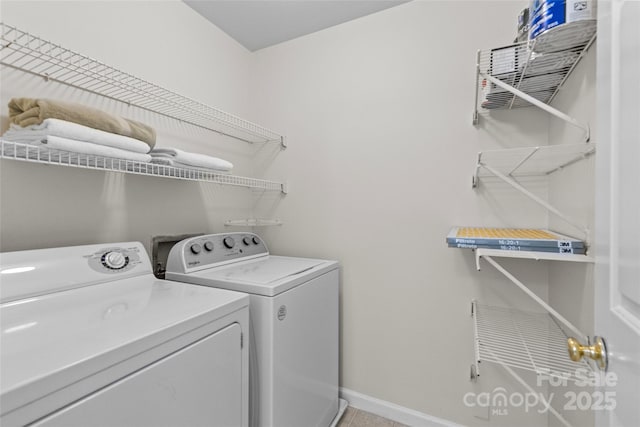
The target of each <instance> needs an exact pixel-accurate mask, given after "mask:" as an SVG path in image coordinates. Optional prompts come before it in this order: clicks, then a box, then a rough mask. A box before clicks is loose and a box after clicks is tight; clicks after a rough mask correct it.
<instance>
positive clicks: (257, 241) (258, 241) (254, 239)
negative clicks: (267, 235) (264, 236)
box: [251, 236, 260, 245]
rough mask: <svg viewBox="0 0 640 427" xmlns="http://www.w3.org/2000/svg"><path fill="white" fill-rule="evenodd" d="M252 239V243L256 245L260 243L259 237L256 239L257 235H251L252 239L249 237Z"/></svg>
mask: <svg viewBox="0 0 640 427" xmlns="http://www.w3.org/2000/svg"><path fill="white" fill-rule="evenodd" d="M251 240H252V241H253V244H254V245H257V244H258V243H260V239H258V238H257V237H255V236H254V237H253V239H251Z"/></svg>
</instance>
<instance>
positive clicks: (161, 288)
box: [0, 242, 249, 427]
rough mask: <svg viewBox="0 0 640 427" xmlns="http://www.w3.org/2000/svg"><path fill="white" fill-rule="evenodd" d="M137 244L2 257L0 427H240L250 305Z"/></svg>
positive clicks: (244, 417) (244, 414)
mask: <svg viewBox="0 0 640 427" xmlns="http://www.w3.org/2000/svg"><path fill="white" fill-rule="evenodd" d="M151 271H152V270H151V263H150V262H149V258H148V257H147V254H146V252H145V250H144V247H143V246H142V245H141V244H140V243H137V242H129V243H115V244H102V245H88V246H75V247H66V248H54V249H41V250H32V251H20V252H7V253H2V254H0V295H1V300H0V316H1V325H2V326H1V327H2V330H1V334H2V336H1V337H2V346H1V348H0V368H1V370H2V376H1V377H0V411H1V412H0V422H1V424H2V425H3V426H5V427H9V426H18V425H27V424H29V425H37V426H65V427H70V426H98V425H100V426H122V425H135V426H154V427H156V426H177V425H180V426H183V425H184V426H186V425H192V426H195V425H208V426H225V427H226V426H247V425H248V422H249V404H248V398H249V395H248V391H249V389H248V387H249V383H248V362H249V360H248V356H249V355H248V346H247V345H245V344H244V343H243V337H244V336H245V335H247V332H248V330H249V312H248V304H249V297H248V296H247V295H245V294H240V293H237V292H231V291H225V290H220V289H212V288H204V287H202V286H193V285H188V284H185V283H177V282H170V281H164V280H158V279H156V278H155V277H154V276H153V274H152V273H151Z"/></svg>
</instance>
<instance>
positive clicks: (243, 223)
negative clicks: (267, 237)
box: [224, 218, 282, 227]
mask: <svg viewBox="0 0 640 427" xmlns="http://www.w3.org/2000/svg"><path fill="white" fill-rule="evenodd" d="M224 225H226V226H228V227H231V226H234V227H270V226H275V225H282V221H280V220H279V219H262V218H249V219H230V220H228V221H225V223H224Z"/></svg>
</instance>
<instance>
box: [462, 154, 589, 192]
mask: <svg viewBox="0 0 640 427" xmlns="http://www.w3.org/2000/svg"><path fill="white" fill-rule="evenodd" d="M595 152H596V145H595V144H584V143H580V144H558V145H545V146H539V147H523V148H509V149H503V150H489V151H481V152H479V153H478V160H477V162H476V170H475V173H474V187H475V186H476V185H477V184H478V178H484V177H496V174H495V172H493V171H498V172H499V173H500V174H502V175H504V176H507V177H512V178H513V177H519V176H520V177H525V176H548V175H551V174H553V173H555V172H558V171H560V170H562V169H563V168H565V167H568V166H571V165H572V164H574V163H577V162H579V161H581V160H583V159H586V158H588V157H590V156H592V155H593V154H595Z"/></svg>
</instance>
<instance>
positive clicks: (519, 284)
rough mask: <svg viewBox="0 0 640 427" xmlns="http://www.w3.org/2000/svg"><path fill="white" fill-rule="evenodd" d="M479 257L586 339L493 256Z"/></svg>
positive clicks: (583, 336) (584, 336) (584, 337)
mask: <svg viewBox="0 0 640 427" xmlns="http://www.w3.org/2000/svg"><path fill="white" fill-rule="evenodd" d="M481 257H482V258H484V259H485V260H486V261H487V262H488V263H489V264H491V265H493V266H494V267H495V268H496V270H498V271H499V272H500V273H502V274H503V275H504V276H505V277H506V278H507V279H509V280H511V282H513V284H515V285H516V286H517V287H519V288H520V289H521V290H522V291H523V292H524V293H525V294H527V295H528V296H529V297H531V298H532V299H533V300H534V301H535V302H537V303H538V304H540V305H541V306H542V308H544V309H545V310H546V311H547V312H549V313H550V314H551V315H552V316H553V317H555V318H556V319H558V321H560V322H561V323H562V324H563V325H565V326H566V327H567V328H568V329H570V330H571V332H573V333H575V334H576V335H577V336H579V337H582V338H583V339H584V340H585V341H586V340H587V336H586V335H585V334H583V333H582V332H580V330H579V329H578V328H576V327H575V326H573V324H572V323H571V322H569V321H568V320H567V319H565V318H564V317H563V316H562V315H561V314H560V313H558V312H557V311H556V310H554V309H553V307H551V306H550V305H549V304H548V303H547V302H546V301H545V300H543V299H542V298H540V297H539V296H538V295H536V294H535V293H533V292H532V291H531V290H530V289H529V288H528V287H527V286H525V284H524V283H522V282H521V281H519V280H518V279H517V278H516V277H515V276H514V275H513V274H511V273H509V271H507V269H505V268H504V267H503V266H501V265H500V264H499V263H498V262H497V261H495V260H494V259H493V258H491V257H490V256H488V255H481ZM478 258H480V257H478ZM476 262H477V263H478V265H477V266H478V270H480V268H479V265H480V264H479V260H476Z"/></svg>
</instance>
